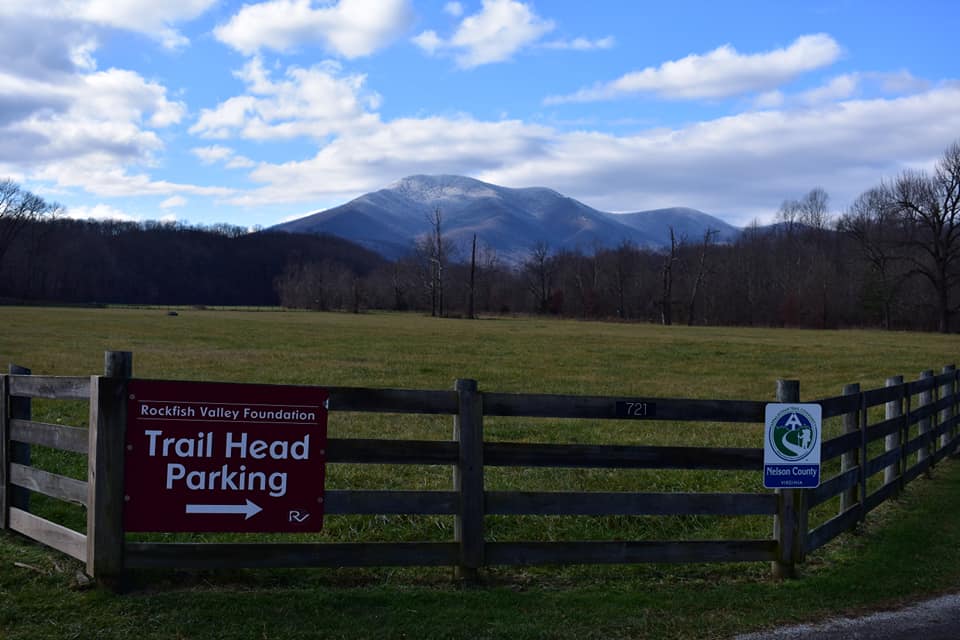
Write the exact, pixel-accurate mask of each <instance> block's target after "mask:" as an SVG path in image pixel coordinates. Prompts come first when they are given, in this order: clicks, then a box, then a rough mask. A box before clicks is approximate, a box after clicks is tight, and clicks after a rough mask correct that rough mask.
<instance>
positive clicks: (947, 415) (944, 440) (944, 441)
mask: <svg viewBox="0 0 960 640" xmlns="http://www.w3.org/2000/svg"><path fill="white" fill-rule="evenodd" d="M956 372H957V367H956V365H953V364H948V365H947V366H945V367H944V368H943V373H944V374H947V373H950V374H953V375H954V377H951V378H950V380H949V381H948V382H947V383H946V384H944V385H943V386H941V387H940V399H941V400H942V399H944V398H953V396H954V393H956V377H955V376H956ZM954 404H956V402H954V401H953V400H951V401H950V405H949V406H948V407H946V408H944V409H941V410H940V424H941V425H944V424H947V423H948V422H950V420H951V419H952V418H953V405H954ZM955 433H956V428H955V427H950V428H949V429H947V430H946V431H945V432H943V433H941V434H940V444H939V445H938V447H937V448H938V449H946V448H947V447H948V446H949V445H950V441H951V440H953V435H954V434H955ZM948 453H949V452H948Z"/></svg>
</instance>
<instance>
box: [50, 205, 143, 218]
mask: <svg viewBox="0 0 960 640" xmlns="http://www.w3.org/2000/svg"><path fill="white" fill-rule="evenodd" d="M66 216H67V217H68V218H73V219H74V220H118V221H120V222H136V221H138V220H139V219H140V218H139V217H137V216H133V215H130V214H129V213H127V212H126V211H123V210H121V209H117V208H116V207H112V206H110V205H108V204H103V203H100V204H95V205H93V206H80V207H70V208H68V209H67V210H66Z"/></svg>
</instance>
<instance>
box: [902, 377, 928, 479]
mask: <svg viewBox="0 0 960 640" xmlns="http://www.w3.org/2000/svg"><path fill="white" fill-rule="evenodd" d="M932 377H933V369H927V370H925V371H921V372H920V380H925V379H927V378H932ZM934 401H935V400H934V392H933V388H932V387H931V388H930V389H929V390H927V391H921V392H920V401H919V403H918V406H917V408H918V409H919V408H920V407H926V406H927V405H930V404H932V403H933V402H934ZM933 426H934V422H933V418H932V417H930V418H921V419H920V420H918V421H917V435H918V436H920V437H923V436H924V435H926V434H928V433H930V430H931V429H932V428H933ZM909 439H910V437H909V428H908V431H907V437H906V440H909ZM906 440H905V442H906ZM930 448H931V447H930V444H925V445H923V446H922V447H920V449H918V450H917V464H920V463H922V462H924V461H925V460H928V459H929V458H930V455H931V452H930ZM931 462H932V460H931ZM904 468H906V467H904ZM925 475H926V476H927V477H928V478H929V477H932V473H931V470H930V467H927V469H926V472H925Z"/></svg>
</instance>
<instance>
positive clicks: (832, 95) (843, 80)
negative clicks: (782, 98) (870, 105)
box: [800, 73, 860, 105]
mask: <svg viewBox="0 0 960 640" xmlns="http://www.w3.org/2000/svg"><path fill="white" fill-rule="evenodd" d="M859 87H860V78H859V76H858V75H857V74H855V73H848V74H844V75H842V76H837V77H835V78H832V79H831V80H830V81H829V82H827V83H826V84H824V85H823V86H820V87H817V88H815V89H810V90H809V91H804V92H803V93H802V94H800V100H801V101H802V102H804V103H806V104H808V105H818V104H823V103H827V102H836V101H837V100H843V99H846V98H849V97H851V96H853V95H854V94H855V93H856V92H857V89H859Z"/></svg>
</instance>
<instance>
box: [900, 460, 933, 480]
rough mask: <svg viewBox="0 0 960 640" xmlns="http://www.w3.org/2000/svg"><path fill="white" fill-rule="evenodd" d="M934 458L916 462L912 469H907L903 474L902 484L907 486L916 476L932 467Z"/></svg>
mask: <svg viewBox="0 0 960 640" xmlns="http://www.w3.org/2000/svg"><path fill="white" fill-rule="evenodd" d="M933 463H934V458H933V457H928V458H924V459H923V460H921V461H920V462H917V463H916V464H915V465H913V466H912V467H907V468H906V469H905V470H904V472H903V483H904V484H909V483H910V482H913V481H914V480H916V479H917V477H918V476H920V475H921V474H923V473H925V472H926V471H927V470H928V469H930V467H932V466H933Z"/></svg>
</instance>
